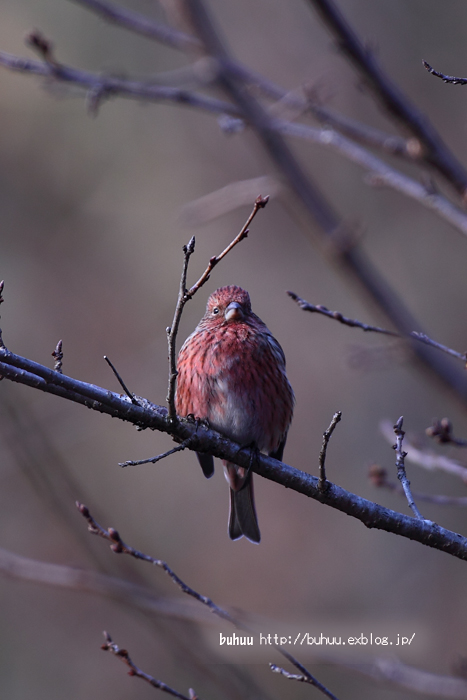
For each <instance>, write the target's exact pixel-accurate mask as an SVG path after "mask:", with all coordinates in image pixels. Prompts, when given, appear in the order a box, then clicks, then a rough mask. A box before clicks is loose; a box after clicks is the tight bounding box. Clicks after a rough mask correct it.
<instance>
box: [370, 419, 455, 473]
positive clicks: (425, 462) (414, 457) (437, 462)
mask: <svg viewBox="0 0 467 700" xmlns="http://www.w3.org/2000/svg"><path fill="white" fill-rule="evenodd" d="M380 430H381V433H382V434H383V435H384V437H385V438H386V440H387V441H388V442H390V443H391V444H392V443H393V441H394V435H393V427H392V424H391V423H390V421H387V420H385V421H382V422H381V423H380ZM405 445H406V449H407V460H408V461H409V462H412V463H413V464H417V465H418V466H419V467H423V468H424V469H428V470H429V471H434V470H440V471H444V472H446V473H447V474H452V475H454V476H457V477H459V478H460V479H462V481H464V482H465V483H467V467H465V466H464V465H463V464H460V462H457V461H456V460H455V459H450V458H449V457H445V456H444V455H439V454H436V453H435V452H432V451H430V450H423V449H420V448H419V447H417V446H416V445H415V444H414V443H413V442H410V441H409V440H407V438H406V440H405Z"/></svg>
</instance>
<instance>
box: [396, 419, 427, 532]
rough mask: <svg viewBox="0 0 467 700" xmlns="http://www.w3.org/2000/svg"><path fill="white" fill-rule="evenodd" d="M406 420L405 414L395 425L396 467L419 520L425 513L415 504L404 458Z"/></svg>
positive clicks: (405, 453) (410, 505)
mask: <svg viewBox="0 0 467 700" xmlns="http://www.w3.org/2000/svg"><path fill="white" fill-rule="evenodd" d="M403 421H404V418H403V416H401V417H400V418H399V419H398V421H397V422H396V424H395V425H394V433H395V435H396V444H395V445H394V446H393V447H394V450H395V452H396V467H397V478H398V479H399V481H400V482H401V484H402V488H403V489H404V493H405V496H406V498H407V502H408V504H409V507H410V508H411V510H412V511H413V513H414V515H415V517H416V518H418V519H419V520H423V519H424V518H423V515H422V514H421V513H420V511H419V510H418V508H417V506H416V505H415V501H414V499H413V496H412V492H411V490H410V481H409V480H408V478H407V474H406V471H405V464H404V460H405V458H406V456H407V452H404V451H403V449H402V441H403V440H404V435H405V432H404V431H403V430H402V423H403Z"/></svg>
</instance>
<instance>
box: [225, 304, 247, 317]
mask: <svg viewBox="0 0 467 700" xmlns="http://www.w3.org/2000/svg"><path fill="white" fill-rule="evenodd" d="M224 315H225V320H226V321H241V320H242V318H243V311H242V307H241V306H240V304H239V303H238V302H237V301H232V302H231V303H230V304H229V305H228V307H227V308H226V310H225V314H224Z"/></svg>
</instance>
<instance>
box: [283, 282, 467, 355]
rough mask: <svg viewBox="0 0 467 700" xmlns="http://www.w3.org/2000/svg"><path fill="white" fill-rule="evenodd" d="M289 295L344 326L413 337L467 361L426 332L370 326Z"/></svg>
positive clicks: (291, 293) (383, 333)
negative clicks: (402, 331) (401, 330)
mask: <svg viewBox="0 0 467 700" xmlns="http://www.w3.org/2000/svg"><path fill="white" fill-rule="evenodd" d="M287 294H288V295H289V297H291V298H292V299H293V300H294V301H296V302H297V304H298V306H299V307H300V308H301V309H303V310H304V311H310V312H311V313H318V314H322V315H323V316H327V318H332V319H333V320H334V321H338V322H339V323H342V324H343V325H344V326H350V327H352V328H361V329H362V330H363V331H367V332H372V333H380V334H382V335H390V336H392V337H393V338H406V339H408V338H411V339H412V340H418V341H419V342H420V343H424V344H425V345H430V346H431V347H434V348H436V349H437V350H441V352H445V353H446V354H448V355H451V357H455V358H457V359H458V360H462V362H464V363H465V362H467V353H465V352H458V351H457V350H452V349H451V348H448V347H447V346H446V345H441V343H438V342H437V341H436V340H432V339H431V338H429V337H428V336H427V335H426V334H425V333H419V332H418V331H411V332H410V333H407V334H402V333H398V332H397V331H390V330H387V329H386V328H379V327H378V326H370V325H368V324H367V323H362V322H361V321H356V320H355V319H352V318H346V317H345V316H343V314H341V312H340V311H330V310H329V309H327V308H326V307H325V306H322V305H321V304H318V305H317V306H315V305H314V304H310V303H309V302H308V301H305V299H302V298H301V297H299V296H298V294H295V292H287Z"/></svg>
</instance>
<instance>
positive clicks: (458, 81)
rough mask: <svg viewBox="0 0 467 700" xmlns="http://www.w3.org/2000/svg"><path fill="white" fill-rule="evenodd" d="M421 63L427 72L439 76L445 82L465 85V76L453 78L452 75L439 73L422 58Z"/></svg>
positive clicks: (466, 81)
mask: <svg viewBox="0 0 467 700" xmlns="http://www.w3.org/2000/svg"><path fill="white" fill-rule="evenodd" d="M422 63H423V65H424V66H425V68H426V69H427V71H428V73H431V74H432V75H435V76H436V77H437V78H441V80H443V81H444V82H445V83H451V84H452V85H467V78H455V77H454V76H453V75H445V74H444V73H440V72H439V71H437V70H435V69H434V68H432V67H431V66H430V64H429V63H427V62H426V61H424V60H423V59H422Z"/></svg>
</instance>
